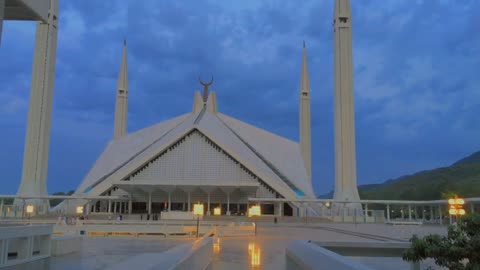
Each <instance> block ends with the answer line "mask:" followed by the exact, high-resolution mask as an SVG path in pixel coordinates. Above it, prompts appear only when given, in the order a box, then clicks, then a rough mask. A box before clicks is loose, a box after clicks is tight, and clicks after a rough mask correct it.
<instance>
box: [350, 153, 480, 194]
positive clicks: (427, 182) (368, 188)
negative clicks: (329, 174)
mask: <svg viewBox="0 0 480 270" xmlns="http://www.w3.org/2000/svg"><path fill="white" fill-rule="evenodd" d="M358 190H359V192H360V198H362V199H378V200H382V199H388V200H396V199H399V200H437V199H443V198H444V197H445V196H444V195H442V194H452V193H455V194H458V195H460V196H463V197H480V151H479V152H476V153H474V154H473V155H471V156H469V157H466V158H464V159H461V160H459V161H457V162H455V163H453V164H452V165H451V166H448V167H443V168H438V169H434V170H428V171H421V172H418V173H415V174H413V175H407V176H403V177H400V178H397V179H393V180H389V181H386V182H385V183H383V184H376V185H362V186H359V187H358Z"/></svg>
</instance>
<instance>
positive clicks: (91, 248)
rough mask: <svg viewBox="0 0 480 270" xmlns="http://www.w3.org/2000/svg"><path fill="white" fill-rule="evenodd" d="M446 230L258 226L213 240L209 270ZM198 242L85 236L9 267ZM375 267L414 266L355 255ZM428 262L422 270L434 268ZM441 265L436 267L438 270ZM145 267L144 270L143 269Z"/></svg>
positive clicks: (96, 264) (108, 261)
mask: <svg viewBox="0 0 480 270" xmlns="http://www.w3.org/2000/svg"><path fill="white" fill-rule="evenodd" d="M332 228H334V229H341V230H344V231H351V232H357V233H358V232H360V233H362V234H363V235H360V236H359V235H352V234H348V233H342V232H335V231H332V230H331V229H332ZM427 233H439V234H445V233H446V227H440V226H389V225H377V224H358V225H353V224H332V223H325V224H291V225H288V224H282V225H280V224H267V223H265V224H259V227H258V235H257V236H242V237H221V238H218V239H215V241H214V249H213V251H214V257H213V261H212V264H211V266H210V268H209V269H210V270H218V269H227V270H237V269H242V270H243V269H275V270H279V269H285V268H286V266H285V265H286V261H285V248H286V246H287V245H288V244H289V243H290V242H291V241H293V240H312V241H376V240H375V239H371V238H370V236H369V235H372V236H373V235H380V236H384V237H390V238H392V239H396V240H403V241H406V240H408V239H409V238H410V237H411V235H412V234H417V235H420V236H421V235H425V234H427ZM191 241H194V239H191V238H190V239H189V238H163V237H148V238H147V237H146V238H142V237H140V238H129V237H107V238H105V237H85V238H84V239H83V244H82V250H81V252H79V253H75V254H70V255H65V256H60V257H52V258H49V259H45V260H42V261H36V262H32V263H29V264H24V265H22V266H16V267H10V268H4V269H9V270H10V269H11V270H26V269H38V270H47V269H52V270H60V269H69V270H70V269H71V270H87V269H88V270H90V269H103V268H105V267H107V266H110V265H113V264H116V263H119V262H121V261H122V260H125V259H127V258H129V257H131V256H134V255H137V254H142V253H152V252H163V251H165V250H167V249H169V248H172V247H174V246H176V245H178V244H182V243H188V242H191ZM352 259H354V260H357V261H360V262H362V263H364V264H365V265H368V266H370V267H372V268H374V269H392V270H396V269H398V270H400V269H409V264H408V263H406V262H403V261H402V260H401V258H352ZM431 265H432V263H431V262H427V263H424V264H423V265H422V269H424V268H425V267H427V266H431ZM434 269H436V268H434ZM138 270H140V269H138Z"/></svg>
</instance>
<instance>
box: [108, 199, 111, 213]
mask: <svg viewBox="0 0 480 270" xmlns="http://www.w3.org/2000/svg"><path fill="white" fill-rule="evenodd" d="M111 211H112V201H111V200H108V213H109V214H110V212H111Z"/></svg>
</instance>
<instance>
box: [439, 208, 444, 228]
mask: <svg viewBox="0 0 480 270" xmlns="http://www.w3.org/2000/svg"><path fill="white" fill-rule="evenodd" d="M438 215H439V216H440V225H442V224H443V216H442V206H441V205H439V206H438Z"/></svg>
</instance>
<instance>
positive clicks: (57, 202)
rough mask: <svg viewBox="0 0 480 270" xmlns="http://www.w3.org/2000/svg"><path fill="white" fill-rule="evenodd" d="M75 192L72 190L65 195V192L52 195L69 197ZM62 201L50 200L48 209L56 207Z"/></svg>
mask: <svg viewBox="0 0 480 270" xmlns="http://www.w3.org/2000/svg"><path fill="white" fill-rule="evenodd" d="M74 192H75V191H74V190H70V191H69V192H67V193H65V192H55V193H53V194H52V195H67V196H70V195H72V194H73V193H74ZM62 201H63V200H62V199H52V200H50V207H54V206H57V205H58V204H60V203H61V202H62Z"/></svg>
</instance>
